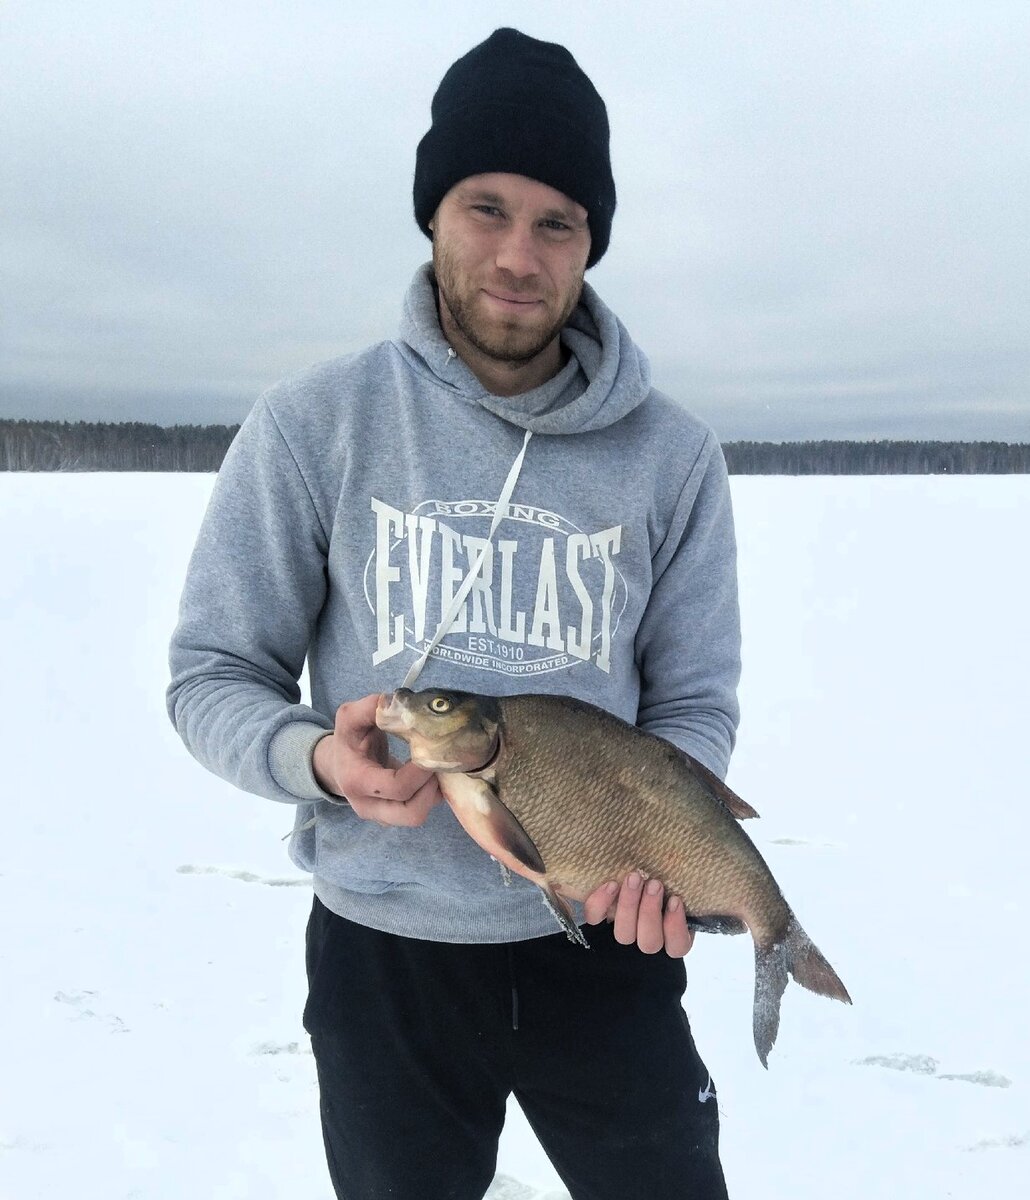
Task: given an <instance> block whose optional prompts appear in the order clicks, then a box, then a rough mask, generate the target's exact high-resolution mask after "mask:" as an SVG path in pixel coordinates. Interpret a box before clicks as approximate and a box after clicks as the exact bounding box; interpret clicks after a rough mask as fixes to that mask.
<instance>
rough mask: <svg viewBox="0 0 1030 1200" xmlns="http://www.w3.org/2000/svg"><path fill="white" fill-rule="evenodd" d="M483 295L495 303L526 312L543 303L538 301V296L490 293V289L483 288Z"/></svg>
mask: <svg viewBox="0 0 1030 1200" xmlns="http://www.w3.org/2000/svg"><path fill="white" fill-rule="evenodd" d="M483 295H484V296H488V297H489V298H490V299H491V300H493V301H494V302H495V303H497V304H500V305H502V306H504V307H506V308H514V309H523V310H525V309H528V308H532V307H533V306H534V305H537V304H542V303H543V301H542V300H540V299H538V298H537V297H536V296H518V295H512V294H511V293H510V292H494V291H490V290H489V289H488V288H483Z"/></svg>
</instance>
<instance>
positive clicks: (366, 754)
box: [312, 695, 442, 825]
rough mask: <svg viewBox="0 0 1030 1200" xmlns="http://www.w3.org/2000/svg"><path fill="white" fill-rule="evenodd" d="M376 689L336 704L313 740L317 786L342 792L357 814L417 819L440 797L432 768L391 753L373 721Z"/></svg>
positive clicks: (402, 821)
mask: <svg viewBox="0 0 1030 1200" xmlns="http://www.w3.org/2000/svg"><path fill="white" fill-rule="evenodd" d="M378 702H379V697H378V695H373V696H365V697H364V698H363V699H361V700H351V701H349V702H348V703H346V704H341V705H340V707H339V708H338V709H337V710H336V724H335V728H334V729H333V732H332V733H331V734H327V735H326V737H324V738H322V739H321V740H320V741H318V742H316V743H315V752H314V755H313V756H312V766H313V767H314V771H315V778H316V779H317V780H318V783H319V786H320V787H322V788H324V789H325V791H327V792H330V793H331V794H332V795H334V796H342V797H343V798H344V799H346V800H347V801H348V803H349V804H350V806H351V808H352V809H353V810H354V812H355V813H357V815H358V816H359V817H361V818H362V819H363V820H366V821H377V822H378V823H379V824H380V825H421V824H423V823H424V821H425V819H426V817H428V816H429V810H430V809H431V808H432V807H433V806H434V805H436V804H439V803H440V800H441V799H442V797H441V795H440V786H439V784H438V782H437V779H436V774H435V773H434V772H433V771H427V770H426V769H425V768H424V767H419V766H416V765H415V763H413V762H406V763H403V764H402V763H401V762H399V761H398V760H397V759H395V758H393V757H391V755H390V754H389V751H388V749H387V741H386V734H385V733H383V731H382V730H381V729H380V728H379V727H378V726H377V725H376V705H377V704H378Z"/></svg>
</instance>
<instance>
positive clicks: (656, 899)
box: [637, 879, 665, 954]
mask: <svg viewBox="0 0 1030 1200" xmlns="http://www.w3.org/2000/svg"><path fill="white" fill-rule="evenodd" d="M664 896H665V889H664V888H663V887H662V884H661V881H660V880H658V879H649V880H648V881H647V885H646V886H645V888H644V890H643V892H642V893H641V896H640V908H639V910H638V911H637V945H638V946H639V947H640V949H641V950H642V951H643V952H644V953H645V954H657V953H658V951H659V950H661V948H662V946H664V945H665V931H664V929H663V927H662V900H663V898H664Z"/></svg>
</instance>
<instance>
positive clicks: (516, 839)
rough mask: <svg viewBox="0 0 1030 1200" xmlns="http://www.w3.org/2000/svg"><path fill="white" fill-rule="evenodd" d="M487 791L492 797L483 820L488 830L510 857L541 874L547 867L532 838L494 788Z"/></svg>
mask: <svg viewBox="0 0 1030 1200" xmlns="http://www.w3.org/2000/svg"><path fill="white" fill-rule="evenodd" d="M489 791H490V794H491V796H492V799H491V801H490V804H489V811H488V812H487V813H486V814H485V820H486V824H487V825H488V826H489V828H490V832H491V833H492V834H493V836H494V837H495V838H496V839H497V842H498V844H499V845H500V847H501V849H503V850H506V851H507V852H508V853H509V854H510V855H511V856H512V858H514V859H516V860H517V861H518V862H520V863H522V865H523V866H524V867H528V868H529V870H530V871H538V872H539V873H540V874H541V875H542V874H543V873H544V872H545V871H546V870H547V868H546V867H545V866H544V860H543V859H542V858H541V857H540V851H539V850H538V849H537V848H536V846H535V845H534V844H533V839H532V838H531V837H530V836H529V834H528V833H526V831H525V830H524V829H523V828H522V826H521V825H520V824H519V821H518V818H517V817H516V816H515V814H514V813H513V812H512V811H511V809H510V808H507V807H506V806H505V805H504V804H503V803H502V802H501V800H500V798H499V797H498V795H497V791H496V789H494V788H492V787H491V788H490V789H489Z"/></svg>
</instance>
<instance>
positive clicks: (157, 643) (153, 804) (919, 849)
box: [0, 474, 1030, 1200]
mask: <svg viewBox="0 0 1030 1200" xmlns="http://www.w3.org/2000/svg"><path fill="white" fill-rule="evenodd" d="M732 486H733V493H734V503H735V508H736V513H737V522H738V536H739V542H740V573H741V591H742V611H743V621H744V637H745V644H744V659H745V675H744V679H743V682H742V689H741V700H742V705H743V711H744V721H743V724H742V726H741V731H740V738H739V742H738V748H737V752H736V755H735V758H734V762H733V766H732V769H731V774H730V778H729V781H730V783H731V785H732V786H733V787H734V788H735V789H736V790H737V791H739V792H740V794H741V795H743V796H744V797H745V798H746V799H747V800H749V801H750V802H751V803H753V804H754V805H755V807H756V808H757V809H758V810H759V812H761V813H762V814H763V818H762V820H761V821H759V822H754V823H752V824H751V826H750V827H749V831H750V832H751V834H752V836H753V837H754V838H755V840H756V841H757V843H758V845H759V847H760V849H761V850H762V852H763V854H764V855H765V856H766V858H767V859H768V861H769V863H770V865H771V867H772V868H773V871H774V873H775V874H776V876H777V878H778V879H779V881H780V883H781V884H782V886H783V888H784V891H785V892H786V894H787V896H788V899H789V900H790V901H791V903H792V905H793V907H794V908H795V910H796V911H797V913H798V915H799V917H800V919H801V921H802V923H803V924H804V925H805V927H806V928H807V930H808V932H809V933H810V934H811V935H812V937H813V939H814V940H815V941H816V942H817V944H819V946H820V947H821V948H822V949H823V951H824V952H825V953H826V954H827V956H828V957H829V959H830V960H831V962H832V963H833V964H834V966H835V967H836V968H837V970H838V971H839V973H840V975H841V978H842V979H843V980H844V981H845V983H846V984H847V986H848V988H849V990H850V992H851V994H852V996H853V998H854V1001H855V1004H854V1007H853V1008H847V1007H845V1006H843V1005H840V1004H836V1003H833V1002H831V1001H828V1000H824V999H822V998H819V997H816V996H812V995H810V994H808V993H807V992H804V991H803V990H802V989H801V988H799V987H797V986H796V985H793V984H792V985H791V986H790V987H789V988H788V990H787V993H786V995H785V996H784V1000H783V1023H782V1027H781V1031H780V1037H779V1041H778V1043H777V1045H776V1047H775V1049H774V1051H773V1053H772V1055H771V1057H770V1060H769V1062H770V1069H769V1071H768V1072H766V1071H763V1070H762V1068H761V1066H760V1065H759V1063H758V1060H757V1058H756V1057H755V1052H754V1047H753V1045H752V1041H751V1032H750V1009H751V990H752V984H753V962H752V956H751V952H750V947H749V944H748V943H747V942H746V941H745V940H744V939H740V938H724V939H718V938H704V937H700V938H699V939H698V944H697V945H696V947H695V949H694V950H693V951H692V952H691V955H690V957H689V958H688V960H687V966H688V972H689V976H690V985H689V987H688V991H687V1000H686V1003H687V1008H688V1011H689V1013H690V1016H691V1020H692V1023H693V1027H694V1031H695V1036H696V1038H697V1041H698V1044H699V1046H700V1048H701V1052H702V1054H703V1055H704V1057H705V1059H706V1062H707V1063H708V1065H709V1067H710V1068H711V1070H712V1074H713V1075H714V1076H715V1079H716V1081H717V1084H718V1087H719V1095H720V1102H721V1109H722V1123H723V1135H722V1146H723V1158H724V1162H725V1167H726V1174H727V1178H728V1181H729V1184H730V1191H731V1194H732V1195H734V1196H741V1197H743V1196H761V1197H763V1198H764V1200H779V1198H783V1200H786V1198H787V1197H790V1200H817V1198H818V1200H822V1198H823V1197H824V1196H825V1195H827V1194H828V1193H829V1194H832V1195H834V1196H835V1198H836V1200H859V1198H860V1197H861V1198H862V1200H865V1198H867V1197H868V1196H870V1195H881V1194H886V1195H907V1196H912V1197H916V1198H923V1197H926V1198H930V1197H934V1198H936V1197H957V1198H964V1200H965V1198H968V1200H973V1198H976V1200H981V1198H982V1197H984V1196H991V1197H993V1198H995V1200H1006V1198H1009V1197H1012V1198H1015V1197H1024V1196H1026V1195H1027V1194H1030V1102H1028V1094H1030V1039H1028V1037H1027V1034H1026V1015H1025V1014H1026V1008H1027V1001H1028V996H1030V988H1028V984H1030V975H1028V968H1027V957H1026V948H1025V946H1024V944H1023V942H1022V941H1021V940H1020V937H1019V936H1018V935H1019V934H1020V930H1021V928H1023V927H1024V926H1025V922H1026V918H1027V903H1026V886H1025V870H1026V867H1025V863H1026V845H1027V841H1028V835H1030V805H1028V803H1027V800H1028V787H1027V782H1026V774H1027V772H1026V767H1027V761H1028V760H1027V749H1026V746H1027V732H1026V719H1027V714H1028V706H1027V680H1028V679H1030V638H1028V637H1027V624H1028V618H1027V594H1028V584H1030V555H1028V532H1027V531H1028V530H1030V478H1028V477H1026V476H1010V477H961V478H942V477H933V478H917V477H902V478H898V477H895V478H838V479H782V478H750V477H735V478H734V479H733V481H732ZM210 488H211V477H210V476H190V475H178V476H163V475H11V474H7V475H0V552H2V561H3V562H4V564H5V567H4V571H3V574H2V575H0V645H2V646H3V658H2V662H3V687H2V691H0V731H2V732H0V739H2V746H3V750H2V754H3V778H4V794H5V797H6V799H7V804H6V812H5V817H4V834H3V843H2V845H3V849H2V852H0V925H2V937H0V972H2V977H3V980H4V986H3V987H2V988H0V1037H2V1039H3V1043H2V1047H0V1053H2V1059H0V1061H2V1063H3V1072H2V1073H3V1080H4V1083H3V1087H2V1088H0V1197H2V1198H3V1200H32V1198H35V1197H39V1198H43V1197H46V1198H47V1200H49V1198H50V1197H53V1196H55V1195H69V1194H74V1195H76V1196H77V1197H80V1198H81V1200H92V1198H96V1200H101V1198H102V1200H122V1198H124V1200H129V1198H130V1197H139V1198H145V1200H173V1198H174V1200H181V1198H182V1197H183V1196H200V1197H204V1198H205V1200H208V1198H210V1200H233V1198H236V1197H248V1198H250V1200H278V1198H280V1197H281V1198H282V1200H286V1198H287V1197H288V1198H289V1200H294V1198H296V1197H302V1196H303V1197H306V1198H308V1200H331V1189H330V1187H329V1183H328V1179H327V1176H326V1171H325V1166H324V1160H323V1155H322V1147H321V1139H320V1133H319V1128H318V1119H317V1094H316V1088H315V1078H314V1068H313V1062H312V1059H311V1054H310V1051H309V1048H308V1045H307V1039H306V1037H305V1034H304V1032H303V1029H302V1028H301V1024H300V1012H301V1008H302V1005H303V1000H304V984H303V945H302V935H303V926H304V922H305V919H306V916H307V911H308V907H309V904H310V889H309V886H308V883H307V880H306V879H305V878H304V877H302V876H299V875H298V874H297V872H296V870H295V869H294V868H293V867H292V865H291V864H290V862H289V860H288V859H287V857H286V851H285V846H284V844H283V843H282V842H281V841H280V840H279V839H280V837H281V836H282V834H283V833H284V832H285V831H286V829H287V828H288V826H289V824H290V820H289V818H290V814H289V812H288V811H286V810H284V809H283V808H281V807H279V806H277V805H274V804H270V803H268V802H266V801H263V800H259V799H257V798H254V797H249V796H246V795H243V794H242V793H237V792H236V791H235V790H234V789H232V788H231V787H229V786H228V785H226V784H223V783H222V782H220V781H219V780H217V779H215V778H213V777H212V776H209V775H208V774H207V773H206V772H204V771H203V770H202V769H201V768H200V767H199V766H197V765H196V764H195V763H194V762H193V761H192V759H190V758H189V756H188V755H187V754H186V751H185V750H184V749H183V747H182V746H181V744H180V743H179V741H178V740H177V738H176V736H175V734H174V732H173V730H172V729H171V726H170V725H169V724H168V721H167V718H166V716H165V713H164V704H163V691H164V684H165V673H166V667H165V651H166V645H167V640H168V636H169V633H170V631H171V629H172V626H173V624H174V620H175V609H176V603H177V599H178V592H179V588H180V586H181V581H182V577H183V573H184V570H185V565H186V561H187V558H188V555H189V551H190V548H191V545H192V542H193V538H194V535H195V532H196V528H197V524H198V521H199V518H200V515H201V513H202V511H203V507H204V504H205V502H206V499H207V496H208V494H209V492H210ZM498 1169H499V1174H498V1178H497V1180H496V1181H495V1183H494V1185H493V1188H492V1189H491V1192H490V1196H491V1200H563V1198H565V1197H566V1193H565V1192H564V1190H563V1188H562V1186H561V1184H560V1181H559V1180H558V1177H557V1176H556V1174H555V1173H554V1171H553V1169H552V1168H551V1167H550V1165H549V1163H548V1162H547V1160H546V1158H545V1157H544V1155H543V1153H542V1152H541V1150H540V1148H539V1147H538V1145H537V1144H536V1142H535V1140H534V1138H533V1136H532V1134H531V1133H530V1132H529V1130H528V1128H527V1126H526V1124H525V1122H524V1120H523V1119H522V1117H521V1115H520V1114H519V1113H518V1111H517V1110H516V1109H514V1108H513V1109H512V1112H511V1119H510V1120H509V1123H508V1126H507V1128H506V1130H505V1133H504V1137H503V1140H502V1144H501V1151H500V1158H499V1164H498Z"/></svg>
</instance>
